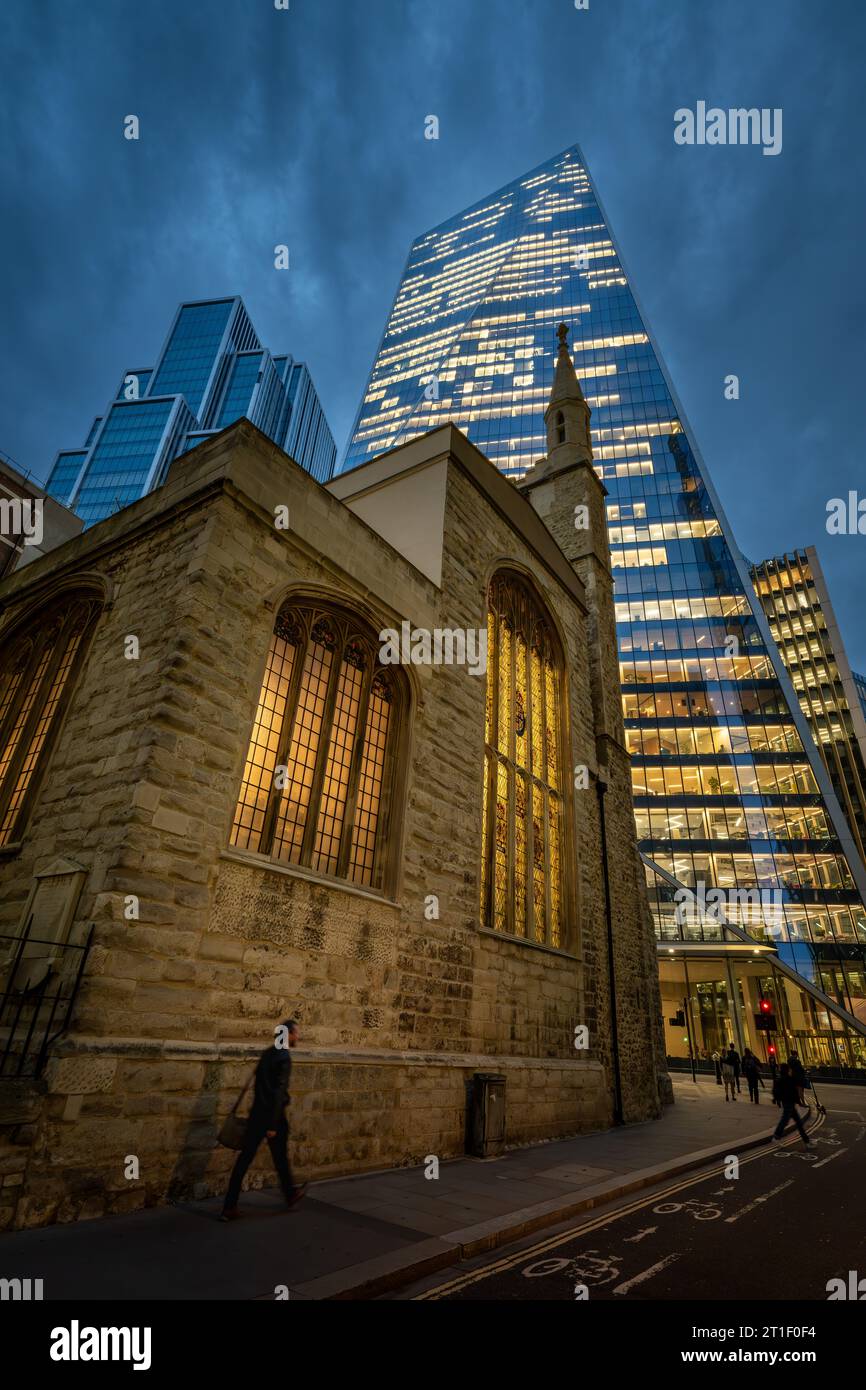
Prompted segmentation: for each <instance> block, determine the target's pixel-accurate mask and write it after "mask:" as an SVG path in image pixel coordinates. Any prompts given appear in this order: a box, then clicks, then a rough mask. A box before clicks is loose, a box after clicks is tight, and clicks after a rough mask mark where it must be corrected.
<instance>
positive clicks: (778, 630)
mask: <svg viewBox="0 0 866 1390" xmlns="http://www.w3.org/2000/svg"><path fill="white" fill-rule="evenodd" d="M752 579H753V580H754V584H755V588H756V590H757V592H758V597H759V599H760V600H761V603H762V604H763V608H764V612H765V613H766V615H767V621H768V623H769V624H770V631H771V632H772V634H773V636H774V638H775V639H776V645H777V646H778V648H779V652H780V653H781V656H782V660H783V661H784V663H785V665H786V667H787V668H788V674H789V675H790V677H791V680H792V682H793V685H794V689H795V690H796V692H797V695H798V697H799V700H800V707H801V709H802V710H803V713H804V714H805V716H806V718H807V719H808V721H809V727H810V728H811V730H812V733H813V735H814V737H815V742H816V743H817V745H818V751H819V752H820V754H821V756H822V758H823V759H824V763H825V764H826V767H827V771H828V772H829V774H830V780H831V782H832V783H833V789H834V791H835V792H836V795H837V797H838V798H839V802H840V804H841V806H842V809H843V811H844V812H845V814H846V816H847V817H848V824H849V826H850V827H851V833H852V835H853V837H854V840H855V842H856V844H857V847H858V849H859V850H860V854H861V857H863V858H864V859H866V719H864V717H863V708H862V705H861V699H860V691H859V690H858V688H857V683H856V678H855V676H854V673H853V671H852V670H851V667H850V665H849V664H848V656H847V654H846V652H845V647H844V644H843V642H842V634H841V632H840V631H839V624H838V623H837V621H836V614H835V612H834V611H833V604H832V603H831V601H830V594H829V591H828V589H827V581H826V580H825V578H824V571H823V570H822V568H821V564H820V561H819V559H818V554H817V551H816V550H815V548H814V546H811V545H810V546H807V547H806V549H805V550H797V551H795V552H794V553H793V554H791V555H780V556H776V557H775V558H774V559H772V560H762V561H761V562H760V564H757V565H755V566H754V567H753V569H752Z"/></svg>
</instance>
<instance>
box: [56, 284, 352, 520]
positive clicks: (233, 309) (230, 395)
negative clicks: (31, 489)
mask: <svg viewBox="0 0 866 1390" xmlns="http://www.w3.org/2000/svg"><path fill="white" fill-rule="evenodd" d="M241 416H246V417H247V419H248V420H251V421H252V423H253V424H254V425H257V426H258V428H259V429H260V430H261V431H262V433H263V434H266V435H267V436H268V437H269V438H270V439H273V441H274V443H275V444H278V445H279V446H280V448H281V449H284V450H285V451H286V453H287V454H289V455H291V457H292V458H293V459H294V460H295V462H296V463H299V464H300V465H301V467H302V468H306V470H307V471H308V472H309V473H311V474H312V475H313V477H314V478H316V479H317V480H318V481H319V482H327V480H328V479H329V478H330V477H331V475H332V473H333V470H334V463H335V460H336V447H335V445H334V440H333V437H332V435H331V431H330V429H329V428H328V422H327V420H326V419H325V416H324V413H323V411H322V408H321V406H320V404H319V398H318V396H317V395H316V391H315V388H314V386H313V382H312V379H311V377H310V374H309V372H308V370H307V368H306V367H305V365H304V364H303V363H302V362H295V361H293V359H292V358H291V357H289V356H282V357H272V356H271V354H270V353H269V352H268V350H267V348H264V347H263V346H262V344H261V342H260V341H259V338H258V336H257V334H256V331H255V329H254V328H253V325H252V323H251V322H250V318H249V315H248V314H247V311H246V309H245V308H244V305H243V303H242V301H241V300H240V299H209V300H201V301H199V302H196V303H188V304H181V305H180V307H179V308H178V310H177V313H176V314H175V317H174V322H173V323H172V326H171V329H170V330H169V333H168V337H167V338H166V340H165V343H164V345H163V348H162V351H161V352H160V354H159V357H158V358H157V361H156V366H155V367H152V368H151V367H147V368H138V367H136V368H132V369H130V370H128V371H126V372H124V374H123V377H122V379H121V381H120V385H119V387H118V389H117V392H116V394H115V396H114V398H113V400H111V401H110V402H109V404H108V405H107V407H106V409H105V411H104V413H103V414H102V415H101V416H98V417H97V418H96V419H95V420H94V422H93V424H92V426H91V428H90V431H89V433H88V436H87V439H86V440H85V442H84V445H83V446H82V448H80V449H63V450H61V451H60V453H59V454H58V455H57V458H56V459H55V461H54V465H53V467H52V470H51V473H50V475H49V478H48V482H47V484H46V488H47V491H48V492H50V493H51V494H52V496H54V497H56V498H57V499H58V500H59V501H61V502H63V503H65V504H66V506H68V507H70V508H72V510H73V511H75V512H76V513H77V515H78V516H80V517H81V518H82V519H83V521H84V524H85V525H86V526H91V525H93V523H94V522H96V521H101V520H102V519H103V518H104V517H106V516H110V515H111V514H112V512H116V511H117V510H118V509H119V508H120V507H125V506H128V505H129V503H130V502H135V501H136V500H137V499H138V498H139V497H143V496H144V494H145V493H147V492H150V491H152V489H153V488H155V487H158V486H159V485H160V483H161V482H162V481H163V479H164V478H165V475H166V473H167V472H168V469H169V467H170V465H171V463H172V462H173V461H174V459H176V458H177V457H178V455H179V454H183V453H186V451H187V450H188V449H191V448H193V447H194V446H195V445H196V444H200V443H201V441H202V440H203V439H206V438H207V437H208V436H209V435H211V434H215V433H216V432H217V431H219V430H221V429H225V427H226V425H230V424H232V423H233V422H234V421H235V420H239V419H240V418H241Z"/></svg>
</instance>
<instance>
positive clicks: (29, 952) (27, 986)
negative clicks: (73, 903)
mask: <svg viewBox="0 0 866 1390" xmlns="http://www.w3.org/2000/svg"><path fill="white" fill-rule="evenodd" d="M92 940H93V926H91V928H90V931H89V932H88V934H87V940H86V941H85V942H84V944H83V945H72V944H71V943H66V944H64V945H61V944H59V943H58V942H56V941H44V940H40V939H39V938H38V937H32V936H27V935H26V934H25V935H23V936H21V937H18V936H6V935H3V934H0V983H2V987H3V992H2V996H0V1049H2V1050H0V1077H9V1076H11V1077H16V1078H25V1077H26V1078H36V1077H38V1076H39V1075H40V1073H41V1071H42V1068H43V1067H44V1066H45V1062H46V1061H47V1058H48V1052H49V1049H50V1047H51V1045H52V1043H54V1042H56V1040H57V1039H58V1038H59V1037H60V1035H61V1033H63V1032H64V1031H65V1029H66V1028H67V1027H68V1025H69V1020H70V1017H71V1015H72V1006H73V1004H74V1003H75V998H76V995H77V994H78V987H79V985H80V983H81V977H82V975H83V973H84V966H85V964H86V962H87V956H88V953H89V951H90V943H91V941H92ZM39 946H44V947H45V948H46V949H45V950H44V951H41V952H40V951H37V952H34V950H33V948H34V947H39ZM4 947H6V948H7V949H6V950H5V952H4Z"/></svg>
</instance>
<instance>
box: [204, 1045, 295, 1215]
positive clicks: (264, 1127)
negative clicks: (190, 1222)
mask: <svg viewBox="0 0 866 1390" xmlns="http://www.w3.org/2000/svg"><path fill="white" fill-rule="evenodd" d="M299 1039H300V1033H299V1031H298V1025H297V1023H296V1022H295V1020H294V1019H293V1018H290V1019H287V1020H286V1021H285V1023H281V1024H280V1025H279V1027H278V1028H275V1029H274V1043H273V1046H272V1047H269V1048H267V1050H266V1051H265V1052H263V1053H262V1055H261V1057H260V1058H259V1063H258V1066H257V1067H256V1076H255V1086H254V1091H253V1104H252V1108H251V1110H250V1115H249V1119H248V1120H247V1126H246V1134H245V1137H244V1145H243V1148H242V1149H241V1150H240V1151H239V1153H238V1156H237V1158H236V1160H235V1166H234V1168H233V1169H232V1174H231V1177H230V1178H229V1185H228V1190H227V1191H226V1195H225V1202H224V1204H223V1209H222V1215H221V1216H220V1220H221V1221H234V1220H236V1219H237V1217H238V1216H239V1215H240V1213H239V1212H238V1197H239V1196H240V1192H241V1184H242V1182H243V1180H244V1174H245V1173H246V1171H247V1169H248V1168H249V1166H250V1164H251V1163H252V1161H253V1159H254V1158H255V1156H256V1153H257V1152H258V1149H259V1146H260V1144H261V1142H262V1140H263V1139H267V1141H268V1148H269V1149H270V1151H271V1158H272V1159H273V1161H274V1167H275V1168H276V1170H277V1176H278V1177H279V1180H280V1187H281V1188H282V1190H283V1196H284V1197H285V1199H286V1206H287V1207H288V1208H291V1207H293V1206H295V1205H296V1204H297V1203H298V1202H299V1201H300V1200H301V1198H302V1197H303V1195H304V1193H305V1192H306V1190H307V1184H306V1183H304V1184H303V1185H302V1186H301V1187H296V1186H295V1180H294V1178H293V1177H292V1170H291V1168H290V1166H289V1154H288V1145H289V1122H288V1120H287V1119H286V1114H285V1110H286V1106H287V1105H288V1103H289V1079H290V1077H291V1073H292V1058H291V1053H290V1051H289V1049H290V1048H293V1047H296V1046H297V1044H298V1041H299Z"/></svg>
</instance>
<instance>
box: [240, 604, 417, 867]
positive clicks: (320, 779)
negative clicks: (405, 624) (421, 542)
mask: <svg viewBox="0 0 866 1390" xmlns="http://www.w3.org/2000/svg"><path fill="white" fill-rule="evenodd" d="M378 645H379V644H378V642H377V640H376V639H375V637H374V635H373V633H372V632H371V631H370V630H369V629H368V627H367V625H366V624H365V623H362V622H360V621H359V620H358V619H357V618H355V617H353V616H352V615H351V614H349V613H343V612H340V611H339V610H337V609H330V608H323V607H321V606H320V605H316V604H307V603H298V604H288V605H286V607H284V608H283V609H282V611H281V613H280V615H279V617H278V619H277V623H276V626H275V628H274V636H273V639H272V642H271V648H270V652H269V654H268V664H267V668H266V670H265V678H264V682H263V684H262V689H261V694H260V696H259V705H258V710H257V712H256V718H255V723H254V725H253V732H252V737H251V739H250V745H249V749H248V751H247V758H246V766H245V768H244V775H243V781H242V783H241V791H240V796H239V798H238V803H237V809H236V811H235V818H234V825H233V827H232V833H231V843H232V844H233V845H235V846H237V847H238V848H240V849H251V850H255V851H258V852H259V853H262V854H268V855H271V856H272V857H273V858H274V859H276V860H279V861H281V862H284V863H287V864H298V865H301V866H303V867H306V868H309V869H312V870H314V871H315V872H317V873H321V874H327V875H329V876H331V877H336V878H346V879H349V880H350V881H351V882H352V883H357V884H360V885H363V886H365V887H372V888H380V887H382V886H383V883H384V881H385V879H386V878H387V877H388V875H387V873H386V868H385V860H386V855H385V852H384V851H385V844H386V839H387V830H388V822H389V819H390V816H391V809H392V797H393V790H394V785H393V784H394V764H395V751H396V745H397V738H398V734H399V727H400V723H401V719H402V712H403V699H404V685H403V680H402V678H401V676H400V673H399V672H398V671H396V670H395V669H394V667H392V666H382V665H381V664H380V663H379V660H378Z"/></svg>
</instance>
